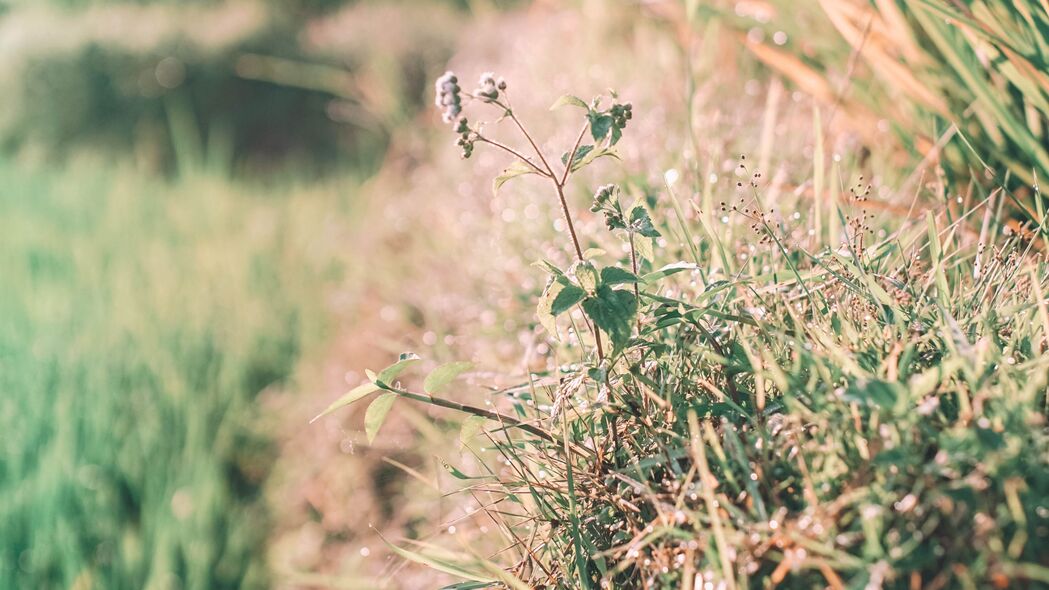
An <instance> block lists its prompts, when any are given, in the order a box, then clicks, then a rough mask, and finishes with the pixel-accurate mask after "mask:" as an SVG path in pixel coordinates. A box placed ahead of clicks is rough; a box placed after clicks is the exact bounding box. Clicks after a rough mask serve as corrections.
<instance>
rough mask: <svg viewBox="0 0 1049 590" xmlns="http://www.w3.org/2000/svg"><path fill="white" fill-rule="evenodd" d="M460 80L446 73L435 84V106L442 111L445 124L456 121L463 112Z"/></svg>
mask: <svg viewBox="0 0 1049 590" xmlns="http://www.w3.org/2000/svg"><path fill="white" fill-rule="evenodd" d="M461 91H462V90H461V89H460V88H459V79H458V78H456V77H455V74H453V73H452V72H445V73H444V75H443V76H441V77H440V78H437V81H436V82H434V95H435V96H434V104H435V105H436V106H437V108H439V109H441V110H442V114H441V118H442V119H443V120H444V122H445V123H451V122H453V121H455V118H456V117H457V116H459V113H461V112H462V111H463V108H462V102H463V99H462V96H461V95H460V92H461Z"/></svg>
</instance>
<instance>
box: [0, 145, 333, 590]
mask: <svg viewBox="0 0 1049 590" xmlns="http://www.w3.org/2000/svg"><path fill="white" fill-rule="evenodd" d="M0 176H2V179H3V180H2V184H3V186H4V190H3V195H2V197H0V198H2V205H0V207H2V209H3V211H4V217H5V219H7V220H8V221H7V222H6V223H5V227H6V230H5V231H4V232H3V236H2V237H0V243H2V246H0V251H2V252H3V256H2V274H3V277H4V285H5V288H4V294H3V296H2V297H0V305H2V311H0V317H2V318H3V319H2V330H0V341H2V343H3V344H2V349H3V355H2V357H3V367H4V369H3V371H2V372H0V375H2V379H3V390H4V392H5V395H4V398H3V412H2V416H3V424H2V430H3V432H4V436H3V457H4V461H3V469H2V471H0V473H2V478H0V523H2V525H0V530H2V531H3V532H2V534H0V537H2V541H0V547H2V556H3V557H2V559H0V564H2V568H0V587H4V588H29V587H35V588H170V587H192V588H244V587H266V586H267V584H268V582H267V580H268V575H267V571H266V567H265V565H264V563H263V561H262V555H263V550H264V546H265V541H266V535H265V533H266V530H267V527H266V523H267V522H268V518H269V517H268V509H267V508H266V507H265V506H264V504H263V501H262V484H263V483H264V480H265V477H266V475H267V473H268V471H269V469H270V467H271V465H272V463H273V461H274V457H275V450H274V441H273V440H272V439H271V438H270V437H269V436H268V435H267V434H266V433H265V432H264V431H263V428H262V427H261V426H260V412H259V411H258V404H257V400H258V398H259V395H260V393H261V392H263V391H264V390H266V389H267V388H273V387H284V386H285V385H286V384H287V383H288V381H289V380H291V379H292V378H293V377H294V370H295V367H296V363H297V360H298V359H299V357H300V355H302V354H303V353H304V351H308V350H310V347H311V346H315V345H316V343H317V342H318V341H319V337H320V336H321V334H322V332H323V330H322V328H323V325H322V320H323V317H322V314H321V310H322V309H323V306H322V305H321V302H320V298H321V296H322V292H323V286H324V285H325V284H326V283H330V281H331V279H332V278H333V277H334V276H337V273H338V268H337V266H334V263H333V262H332V261H323V260H318V261H317V263H316V264H315V265H313V266H311V265H310V264H308V262H309V260H310V256H309V253H308V249H309V248H310V247H311V244H312V243H315V239H311V238H310V234H309V233H304V229H305V228H307V227H313V226H315V225H316V224H318V223H319V222H320V220H322V219H323V217H324V215H327V213H325V212H326V211H332V210H339V209H340V204H339V203H340V201H339V198H338V197H337V196H335V195H312V196H309V195H307V196H303V197H301V198H296V197H288V196H287V194H286V193H285V192H283V191H282V192H281V194H280V195H272V194H271V195H270V196H266V195H262V194H259V193H261V192H262V191H261V190H252V191H249V190H248V189H247V188H246V187H236V188H235V187H231V186H230V184H229V183H228V182H225V181H220V180H216V179H212V178H207V177H199V178H197V179H195V180H185V181H183V182H180V183H179V184H177V185H175V186H172V185H170V184H169V183H166V182H163V181H160V180H156V179H150V178H144V177H142V176H141V175H137V174H135V173H133V172H127V171H120V170H112V169H106V168H104V167H100V166H93V165H88V164H87V163H84V164H83V165H82V166H80V167H77V168H73V169H71V170H69V171H58V172H56V171H54V170H52V169H48V168H32V169H28V170H27V169H25V168H24V167H17V166H15V165H13V164H11V163H9V162H5V163H4V164H3V165H2V171H0ZM12 220H15V221H14V222H12Z"/></svg>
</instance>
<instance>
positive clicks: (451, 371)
mask: <svg viewBox="0 0 1049 590" xmlns="http://www.w3.org/2000/svg"><path fill="white" fill-rule="evenodd" d="M473 366H474V365H473V363H470V362H466V361H459V362H455V363H448V364H444V365H441V366H439V367H437V368H436V369H434V370H433V371H432V372H431V373H430V374H429V375H427V376H426V381H424V382H423V391H425V392H426V393H429V394H431V395H432V394H434V393H438V392H439V391H441V390H442V389H444V388H445V387H446V386H447V385H448V384H449V383H451V382H452V381H455V378H456V377H458V376H459V375H461V374H463V373H465V372H466V371H469V370H470V369H472V368H473Z"/></svg>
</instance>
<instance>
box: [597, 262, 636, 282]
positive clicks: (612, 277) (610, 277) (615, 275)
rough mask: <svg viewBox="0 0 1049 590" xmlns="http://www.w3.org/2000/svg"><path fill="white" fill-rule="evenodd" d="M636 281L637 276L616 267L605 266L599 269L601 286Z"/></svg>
mask: <svg viewBox="0 0 1049 590" xmlns="http://www.w3.org/2000/svg"><path fill="white" fill-rule="evenodd" d="M637 281H638V279H637V275H635V274H634V273H632V272H630V271H629V270H626V269H623V268H619V267H618V266H606V267H604V268H602V269H601V284H602V285H621V284H623V283H636V282H637Z"/></svg>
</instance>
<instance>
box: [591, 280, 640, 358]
mask: <svg viewBox="0 0 1049 590" xmlns="http://www.w3.org/2000/svg"><path fill="white" fill-rule="evenodd" d="M583 310H584V311H586V314H587V315H588V316H590V319H591V320H593V322H594V324H595V325H597V327H598V328H601V329H602V330H603V331H605V332H606V333H608V336H609V338H611V339H612V345H613V346H614V347H615V348H616V349H620V348H622V347H623V346H624V345H626V343H627V342H628V341H629V340H630V333H631V329H632V328H631V325H632V322H633V321H634V315H635V314H636V313H637V299H635V298H634V294H633V293H630V292H628V291H622V290H615V289H613V288H612V287H609V286H608V285H601V286H599V287H598V288H597V293H596V295H595V296H593V297H587V298H586V299H585V300H583Z"/></svg>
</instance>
